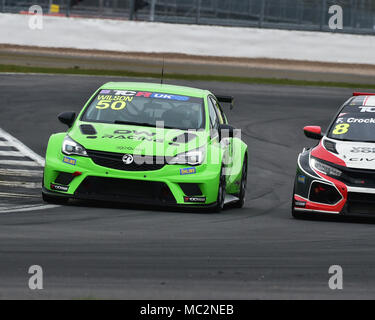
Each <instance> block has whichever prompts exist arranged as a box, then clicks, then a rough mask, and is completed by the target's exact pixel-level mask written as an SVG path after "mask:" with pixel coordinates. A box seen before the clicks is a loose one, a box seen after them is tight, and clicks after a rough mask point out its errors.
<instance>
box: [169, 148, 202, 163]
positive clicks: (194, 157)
mask: <svg viewBox="0 0 375 320" xmlns="http://www.w3.org/2000/svg"><path fill="white" fill-rule="evenodd" d="M204 157H205V151H204V148H199V149H194V150H190V151H187V152H184V153H180V154H178V155H177V156H175V157H174V158H172V159H171V160H170V161H169V164H188V165H191V166H196V165H198V164H201V163H202V162H203V160H204Z"/></svg>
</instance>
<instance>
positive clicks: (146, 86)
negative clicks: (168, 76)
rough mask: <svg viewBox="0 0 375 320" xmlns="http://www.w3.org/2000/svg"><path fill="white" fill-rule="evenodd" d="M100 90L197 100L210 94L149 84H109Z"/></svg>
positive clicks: (188, 88)
mask: <svg viewBox="0 0 375 320" xmlns="http://www.w3.org/2000/svg"><path fill="white" fill-rule="evenodd" d="M100 89H112V90H116V89H118V90H137V91H151V92H160V93H170V94H178V95H186V96H189V97H197V98H204V97H205V96H206V95H207V94H209V91H208V90H202V89H197V88H191V87H184V86H175V85H170V84H160V83H148V82H107V83H105V84H104V85H102V86H101V87H100Z"/></svg>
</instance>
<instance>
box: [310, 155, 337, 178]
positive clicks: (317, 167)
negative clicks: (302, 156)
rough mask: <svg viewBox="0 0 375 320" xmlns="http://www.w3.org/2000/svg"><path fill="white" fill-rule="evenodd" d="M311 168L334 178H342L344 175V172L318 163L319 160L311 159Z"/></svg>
mask: <svg viewBox="0 0 375 320" xmlns="http://www.w3.org/2000/svg"><path fill="white" fill-rule="evenodd" d="M311 166H312V167H313V168H314V169H315V170H318V171H320V172H321V173H324V174H325V175H327V176H334V177H340V176H341V174H342V171H341V170H339V169H336V168H334V167H331V166H329V165H328V164H325V163H323V162H320V161H318V160H317V159H313V158H312V159H311Z"/></svg>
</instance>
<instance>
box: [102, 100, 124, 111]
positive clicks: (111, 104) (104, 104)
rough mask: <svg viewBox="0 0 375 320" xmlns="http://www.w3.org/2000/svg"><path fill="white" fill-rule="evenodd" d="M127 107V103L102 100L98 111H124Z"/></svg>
mask: <svg viewBox="0 0 375 320" xmlns="http://www.w3.org/2000/svg"><path fill="white" fill-rule="evenodd" d="M125 107H126V102H125V101H121V100H119V101H113V102H112V101H111V100H100V101H99V102H98V104H97V105H96V109H100V110H105V109H108V108H111V109H112V110H122V109H124V108H125Z"/></svg>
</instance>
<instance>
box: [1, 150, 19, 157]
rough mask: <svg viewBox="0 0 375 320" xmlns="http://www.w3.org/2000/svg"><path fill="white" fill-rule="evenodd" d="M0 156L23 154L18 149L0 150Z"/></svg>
mask: <svg viewBox="0 0 375 320" xmlns="http://www.w3.org/2000/svg"><path fill="white" fill-rule="evenodd" d="M0 156H4V157H24V154H23V153H21V152H19V151H2V150H0Z"/></svg>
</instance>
